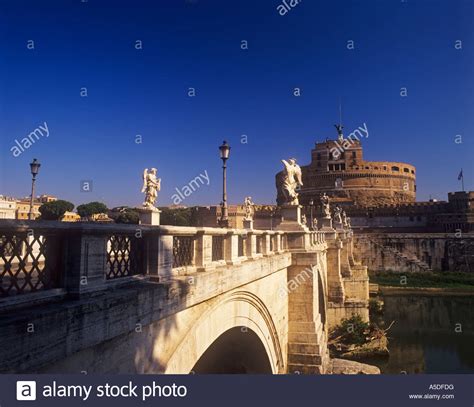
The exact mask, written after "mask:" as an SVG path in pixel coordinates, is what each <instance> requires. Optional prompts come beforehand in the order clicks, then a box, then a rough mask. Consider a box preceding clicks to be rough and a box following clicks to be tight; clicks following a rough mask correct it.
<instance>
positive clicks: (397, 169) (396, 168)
mask: <svg viewBox="0 0 474 407" xmlns="http://www.w3.org/2000/svg"><path fill="white" fill-rule="evenodd" d="M392 171H397V172H398V171H400V168H398V167H395V166H393V167H392Z"/></svg>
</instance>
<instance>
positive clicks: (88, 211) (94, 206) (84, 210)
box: [77, 201, 108, 218]
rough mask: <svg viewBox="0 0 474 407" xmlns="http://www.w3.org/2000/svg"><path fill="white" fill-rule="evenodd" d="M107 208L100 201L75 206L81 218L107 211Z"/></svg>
mask: <svg viewBox="0 0 474 407" xmlns="http://www.w3.org/2000/svg"><path fill="white" fill-rule="evenodd" d="M107 211H108V208H107V206H106V205H105V204H103V203H102V202H96V201H94V202H89V203H86V204H82V205H79V206H78V207H77V213H78V214H79V215H80V216H81V218H88V217H90V216H92V215H95V214H97V213H107Z"/></svg>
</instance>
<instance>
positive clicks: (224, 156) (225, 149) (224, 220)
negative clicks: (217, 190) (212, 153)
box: [219, 140, 230, 228]
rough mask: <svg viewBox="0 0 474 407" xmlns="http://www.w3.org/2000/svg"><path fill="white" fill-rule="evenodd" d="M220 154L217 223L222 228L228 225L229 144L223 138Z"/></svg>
mask: <svg viewBox="0 0 474 407" xmlns="http://www.w3.org/2000/svg"><path fill="white" fill-rule="evenodd" d="M219 151H220V156H221V160H222V203H221V206H222V212H221V218H220V219H219V225H220V226H221V227H223V228H228V227H229V213H228V209H227V160H228V159H229V154H230V146H229V145H228V144H227V141H225V140H224V142H223V143H222V145H221V146H220V147H219Z"/></svg>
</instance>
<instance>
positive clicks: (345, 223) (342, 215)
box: [341, 210, 347, 227]
mask: <svg viewBox="0 0 474 407" xmlns="http://www.w3.org/2000/svg"><path fill="white" fill-rule="evenodd" d="M341 219H342V224H343V225H344V227H347V214H346V211H344V210H343V211H342V212H341Z"/></svg>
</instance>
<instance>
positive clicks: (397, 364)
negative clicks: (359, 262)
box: [364, 294, 474, 374]
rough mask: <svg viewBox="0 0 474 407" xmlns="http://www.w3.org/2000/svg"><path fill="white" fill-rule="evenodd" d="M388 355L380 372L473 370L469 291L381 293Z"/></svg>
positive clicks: (473, 313)
mask: <svg viewBox="0 0 474 407" xmlns="http://www.w3.org/2000/svg"><path fill="white" fill-rule="evenodd" d="M379 299H381V300H383V301H384V310H383V316H379V317H376V316H373V317H371V319H372V320H373V321H376V322H378V323H379V324H380V323H383V324H384V325H385V328H387V327H388V326H389V325H390V323H391V322H392V321H395V323H394V325H393V326H392V328H391V329H390V330H389V331H388V333H387V335H388V337H389V351H390V357H389V358H388V359H384V360H382V359H379V360H370V361H369V360H366V361H364V362H366V363H370V364H374V365H377V366H378V367H379V368H380V369H381V371H382V373H389V374H390V373H393V374H399V373H405V372H406V373H408V374H411V373H474V296H439V295H437V296H428V295H421V294H410V295H408V294H403V295H383V296H380V297H379Z"/></svg>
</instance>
